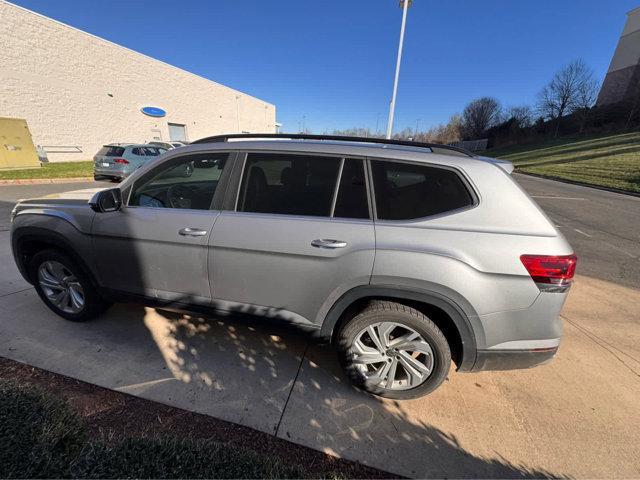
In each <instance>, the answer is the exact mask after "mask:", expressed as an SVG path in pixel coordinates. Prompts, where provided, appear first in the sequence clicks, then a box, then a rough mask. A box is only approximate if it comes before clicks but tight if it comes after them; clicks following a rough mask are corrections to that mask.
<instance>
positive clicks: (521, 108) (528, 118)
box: [505, 105, 533, 128]
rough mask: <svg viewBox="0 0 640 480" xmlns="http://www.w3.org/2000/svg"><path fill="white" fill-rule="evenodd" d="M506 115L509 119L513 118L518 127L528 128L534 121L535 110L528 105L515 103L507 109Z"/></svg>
mask: <svg viewBox="0 0 640 480" xmlns="http://www.w3.org/2000/svg"><path fill="white" fill-rule="evenodd" d="M505 117H506V119H507V120H511V119H512V118H513V119H514V120H515V121H516V125H517V126H518V127H520V128H527V127H530V126H531V124H532V123H533V110H532V109H531V107H530V106H528V105H515V106H513V107H509V108H508V109H507V112H506V114H505Z"/></svg>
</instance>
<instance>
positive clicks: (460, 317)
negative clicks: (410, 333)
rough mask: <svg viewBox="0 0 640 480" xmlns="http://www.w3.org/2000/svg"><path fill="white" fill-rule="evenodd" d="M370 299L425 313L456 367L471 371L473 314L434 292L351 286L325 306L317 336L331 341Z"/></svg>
mask: <svg viewBox="0 0 640 480" xmlns="http://www.w3.org/2000/svg"><path fill="white" fill-rule="evenodd" d="M372 300H391V301H396V302H398V303H402V304H405V305H408V306H411V307H413V308H416V309H417V310H419V311H421V312H422V313H425V314H426V315H427V316H429V317H430V318H431V319H432V320H433V321H434V322H435V323H436V324H437V325H438V327H439V328H440V329H441V330H443V333H444V334H445V337H447V341H449V343H450V346H451V347H452V351H453V350H454V349H456V350H457V352H456V354H457V356H458V358H457V359H455V360H456V365H457V367H458V370H460V371H468V370H471V368H472V367H473V365H474V363H475V361H476V354H477V341H476V335H475V333H474V329H473V326H472V323H471V321H470V317H475V318H477V314H476V313H475V311H473V309H472V308H471V307H470V306H467V307H466V311H465V309H463V308H462V307H461V306H460V305H459V304H458V303H456V302H455V301H453V300H452V299H450V298H449V297H447V296H445V295H442V294H441V293H438V292H433V291H421V290H410V289H405V288H398V287H394V286H377V285H364V286H360V287H355V288H353V289H351V290H349V291H347V292H346V293H345V294H343V295H342V296H341V297H340V298H339V299H338V300H337V301H336V302H335V303H334V304H333V305H332V307H331V308H330V309H329V311H328V313H327V315H326V316H325V318H324V321H323V323H322V327H321V329H320V336H321V337H323V338H326V339H331V341H333V340H334V337H335V334H336V332H338V331H339V329H340V327H341V325H342V324H343V323H344V322H345V321H347V320H349V319H350V318H353V316H354V315H355V314H356V313H357V312H358V311H360V310H361V309H362V308H363V307H364V306H365V305H366V304H367V303H368V302H370V301H372ZM469 310H470V311H469ZM456 336H457V338H456ZM456 342H459V343H458V345H455V343H456ZM452 343H454V344H452ZM452 353H453V352H452Z"/></svg>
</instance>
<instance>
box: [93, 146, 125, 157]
mask: <svg viewBox="0 0 640 480" xmlns="http://www.w3.org/2000/svg"><path fill="white" fill-rule="evenodd" d="M123 153H124V148H123V147H110V146H108V145H107V146H104V147H102V148H101V149H100V151H99V152H98V155H102V156H104V157H120V156H122V154H123Z"/></svg>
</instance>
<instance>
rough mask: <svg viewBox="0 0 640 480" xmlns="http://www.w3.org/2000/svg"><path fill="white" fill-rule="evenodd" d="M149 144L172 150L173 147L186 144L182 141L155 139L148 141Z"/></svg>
mask: <svg viewBox="0 0 640 480" xmlns="http://www.w3.org/2000/svg"><path fill="white" fill-rule="evenodd" d="M147 145H153V146H155V147H160V148H165V149H167V150H171V149H173V148H178V147H184V146H185V145H186V144H185V143H182V142H161V141H158V140H154V141H153V142H149V143H147Z"/></svg>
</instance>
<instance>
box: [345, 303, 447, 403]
mask: <svg viewBox="0 0 640 480" xmlns="http://www.w3.org/2000/svg"><path fill="white" fill-rule="evenodd" d="M337 340H338V344H339V347H340V356H341V362H342V365H343V367H344V368H345V371H346V372H347V375H348V376H349V377H350V379H351V380H352V381H353V382H354V383H355V384H356V385H357V386H359V387H360V388H362V389H364V390H366V391H368V392H371V393H373V394H375V395H380V396H382V397H387V398H396V399H406V398H416V397H420V396H423V395H426V394H428V393H431V392H432V391H433V390H435V389H436V388H437V387H438V386H440V384H441V383H442V382H443V381H444V380H445V378H446V377H447V373H448V372H449V368H450V366H451V350H450V348H449V344H448V343H447V340H446V338H445V336H444V334H443V333H442V331H441V330H440V329H439V328H438V327H437V326H436V324H435V323H433V322H432V321H431V320H430V319H429V318H428V317H427V316H426V315H424V314H422V313H420V312H419V311H417V310H415V309H414V308H411V307H408V306H406V305H402V304H399V303H395V302H390V301H374V302H372V303H371V304H370V305H369V306H368V307H367V308H366V309H365V310H364V311H362V312H361V313H360V314H359V315H357V316H355V317H354V318H353V319H351V320H350V321H349V322H348V323H347V324H346V325H344V327H343V328H342V329H341V330H340V332H339V333H338V337H337Z"/></svg>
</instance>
